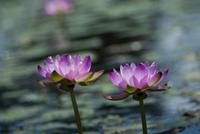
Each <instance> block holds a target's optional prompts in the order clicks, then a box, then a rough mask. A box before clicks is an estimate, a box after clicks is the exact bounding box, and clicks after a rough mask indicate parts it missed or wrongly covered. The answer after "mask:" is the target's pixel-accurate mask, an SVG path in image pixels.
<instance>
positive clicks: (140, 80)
mask: <svg viewBox="0 0 200 134" xmlns="http://www.w3.org/2000/svg"><path fill="white" fill-rule="evenodd" d="M167 74H168V69H165V70H164V71H163V72H161V71H160V69H159V67H158V64H157V63H156V62H144V63H139V64H134V63H131V64H126V65H124V66H123V65H121V66H120V72H117V71H116V70H115V69H113V72H110V73H109V78H110V80H111V81H112V83H113V84H114V85H115V86H117V87H118V88H120V89H122V93H120V94H117V95H108V96H105V98H106V99H108V100H122V99H124V98H126V97H128V96H130V95H132V97H133V99H134V100H137V101H139V104H140V113H141V119H142V127H143V134H147V125H146V117H145V111H144V103H143V100H144V99H145V98H146V97H147V93H146V91H164V90H165V89H167V85H166V84H164V85H162V84H161V82H162V81H163V80H164V79H165V77H166V76H167Z"/></svg>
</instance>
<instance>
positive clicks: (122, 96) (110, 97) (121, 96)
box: [104, 93, 129, 101]
mask: <svg viewBox="0 0 200 134" xmlns="http://www.w3.org/2000/svg"><path fill="white" fill-rule="evenodd" d="M128 96H129V95H128V94H127V93H121V94H117V95H107V96H104V98H105V99H107V100H111V101H117V100H122V99H125V98H127V97H128Z"/></svg>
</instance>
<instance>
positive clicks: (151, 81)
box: [148, 72, 162, 86]
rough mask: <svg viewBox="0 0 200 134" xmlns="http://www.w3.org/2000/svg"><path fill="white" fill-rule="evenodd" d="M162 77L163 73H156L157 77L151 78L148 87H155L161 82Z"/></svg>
mask: <svg viewBox="0 0 200 134" xmlns="http://www.w3.org/2000/svg"><path fill="white" fill-rule="evenodd" d="M161 76H162V73H161V72H158V73H156V74H155V75H153V76H151V77H150V78H149V79H148V85H149V86H154V85H155V84H156V83H157V82H159V81H160V79H161Z"/></svg>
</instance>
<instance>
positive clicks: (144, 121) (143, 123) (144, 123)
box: [139, 99, 147, 134]
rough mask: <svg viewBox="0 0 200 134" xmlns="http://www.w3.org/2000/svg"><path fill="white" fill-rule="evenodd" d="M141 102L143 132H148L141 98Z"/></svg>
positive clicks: (145, 133)
mask: <svg viewBox="0 0 200 134" xmlns="http://www.w3.org/2000/svg"><path fill="white" fill-rule="evenodd" d="M139 103H140V114H141V119H142V130H143V134H147V123H146V116H145V111H144V103H143V99H139Z"/></svg>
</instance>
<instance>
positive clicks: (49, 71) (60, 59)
mask: <svg viewBox="0 0 200 134" xmlns="http://www.w3.org/2000/svg"><path fill="white" fill-rule="evenodd" d="M91 64H92V60H91V58H90V56H86V57H85V58H84V59H81V56H80V55H74V56H71V55H68V54H64V55H57V56H55V57H52V56H49V57H48V58H47V59H46V60H45V61H44V64H43V66H38V72H39V73H40V74H41V75H42V76H43V77H45V78H47V79H48V80H51V81H54V82H59V81H61V80H62V79H65V80H68V81H70V82H71V83H74V84H75V83H79V84H80V85H87V84H89V83H91V82H93V81H95V80H96V79H97V78H98V77H99V76H100V75H101V74H102V73H103V70H101V71H98V72H90V69H91Z"/></svg>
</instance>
